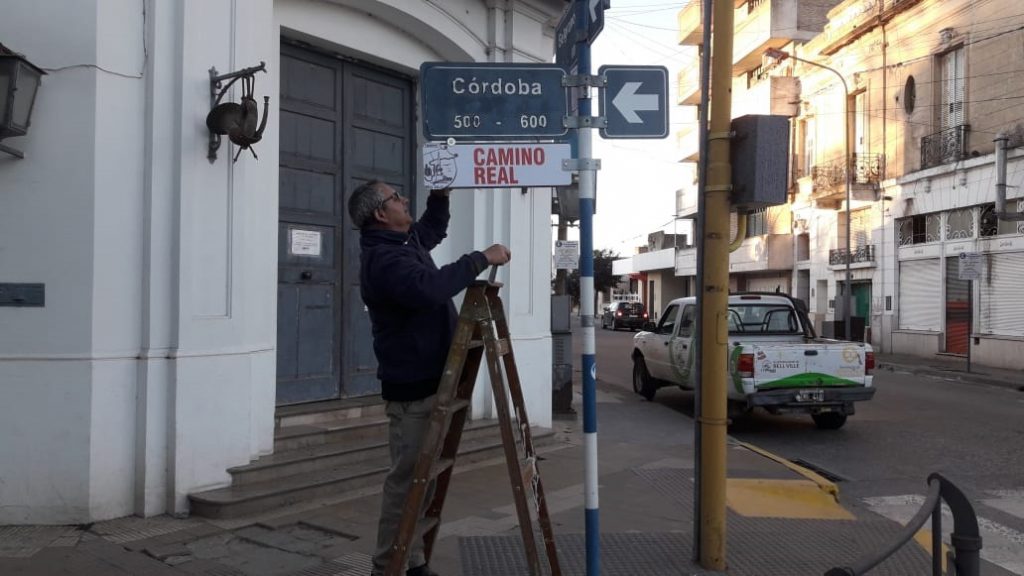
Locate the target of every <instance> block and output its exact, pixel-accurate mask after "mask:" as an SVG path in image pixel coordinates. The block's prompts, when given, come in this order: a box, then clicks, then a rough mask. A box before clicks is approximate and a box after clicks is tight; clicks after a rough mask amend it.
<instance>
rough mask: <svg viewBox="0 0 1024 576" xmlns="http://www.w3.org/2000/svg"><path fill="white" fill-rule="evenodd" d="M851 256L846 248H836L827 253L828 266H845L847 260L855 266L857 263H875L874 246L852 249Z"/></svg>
mask: <svg viewBox="0 0 1024 576" xmlns="http://www.w3.org/2000/svg"><path fill="white" fill-rule="evenodd" d="M852 252H853V254H852V256H851V254H850V252H848V251H847V250H846V248H836V249H834V250H829V251H828V264H829V266H838V265H839V264H846V261H847V259H849V260H850V264H856V263H857V262H874V261H875V245H874V244H869V245H867V246H858V247H856V248H854V249H853V251H852Z"/></svg>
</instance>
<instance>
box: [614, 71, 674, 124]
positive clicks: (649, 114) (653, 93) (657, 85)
mask: <svg viewBox="0 0 1024 576" xmlns="http://www.w3.org/2000/svg"><path fill="white" fill-rule="evenodd" d="M597 73H598V74H599V75H601V76H604V77H605V78H606V80H607V84H606V86H605V89H604V93H603V94H602V95H601V104H600V108H599V114H600V115H601V116H604V117H605V119H606V121H607V126H606V127H605V128H602V129H601V137H602V138H664V137H665V136H668V70H667V69H665V67H664V66H602V67H601V68H600V69H599V70H598V71H597Z"/></svg>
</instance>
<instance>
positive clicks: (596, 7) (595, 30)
mask: <svg viewBox="0 0 1024 576" xmlns="http://www.w3.org/2000/svg"><path fill="white" fill-rule="evenodd" d="M607 8H608V0H575V1H573V2H571V3H570V4H569V6H567V7H566V9H565V13H564V14H562V19H561V20H559V21H558V27H556V28H555V64H558V65H559V66H564V67H565V68H566V69H569V68H573V67H574V66H576V65H577V64H578V63H579V49H578V45H579V43H580V42H587V43H591V42H593V41H594V39H595V38H597V35H598V34H600V33H601V30H604V11H605V9H607ZM579 18H585V19H586V26H585V27H586V29H587V32H586V37H585V38H580V37H579V34H577V33H576V29H577V21H578V19H579Z"/></svg>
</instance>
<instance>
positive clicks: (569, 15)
mask: <svg viewBox="0 0 1024 576" xmlns="http://www.w3.org/2000/svg"><path fill="white" fill-rule="evenodd" d="M579 14H580V11H579V10H578V9H577V6H576V4H575V3H572V4H569V5H568V6H567V7H566V8H565V13H564V14H562V19H561V20H559V21H558V27H557V28H555V64H558V65H559V66H564V67H565V68H566V69H569V68H573V67H575V66H576V64H577V60H578V58H579V56H578V50H577V44H578V43H577V41H576V40H577V37H578V34H577V33H576V19H577V18H579V17H580V16H579Z"/></svg>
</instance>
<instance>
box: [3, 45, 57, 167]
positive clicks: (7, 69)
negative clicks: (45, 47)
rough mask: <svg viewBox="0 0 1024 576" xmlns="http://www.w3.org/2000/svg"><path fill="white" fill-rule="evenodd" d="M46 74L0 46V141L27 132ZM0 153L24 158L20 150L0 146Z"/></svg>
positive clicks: (20, 56)
mask: <svg viewBox="0 0 1024 576" xmlns="http://www.w3.org/2000/svg"><path fill="white" fill-rule="evenodd" d="M44 74H46V72H43V71H42V70H41V69H40V68H39V67H38V66H36V65H35V64H33V63H31V62H29V61H28V60H26V59H25V57H24V56H22V55H21V54H18V53H17V52H13V51H11V50H9V49H8V48H7V47H5V46H4V45H3V44H0V141H2V140H3V139H4V138H10V137H11V136H24V135H25V134H26V133H28V125H29V121H30V120H31V118H32V106H33V104H35V101H36V92H37V91H38V90H39V83H40V81H41V79H42V77H43V75H44ZM0 151H3V152H7V153H8V154H11V155H12V156H17V157H18V158H24V157H25V155H24V154H22V153H21V151H20V150H15V149H14V148H11V147H9V146H4V145H3V144H2V143H0Z"/></svg>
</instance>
